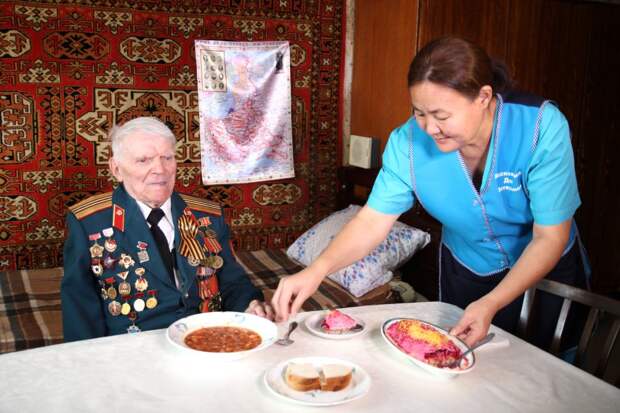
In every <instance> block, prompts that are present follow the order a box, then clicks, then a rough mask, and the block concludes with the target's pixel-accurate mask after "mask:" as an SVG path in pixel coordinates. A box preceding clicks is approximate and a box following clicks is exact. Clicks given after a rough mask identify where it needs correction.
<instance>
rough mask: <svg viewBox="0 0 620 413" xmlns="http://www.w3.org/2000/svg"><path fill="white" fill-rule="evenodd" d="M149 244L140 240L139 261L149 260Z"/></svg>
mask: <svg viewBox="0 0 620 413" xmlns="http://www.w3.org/2000/svg"><path fill="white" fill-rule="evenodd" d="M148 246H149V244H147V243H146V242H144V241H138V261H140V262H147V261H148V260H149V259H150V258H149V253H148V252H147V251H146V248H147V247H148Z"/></svg>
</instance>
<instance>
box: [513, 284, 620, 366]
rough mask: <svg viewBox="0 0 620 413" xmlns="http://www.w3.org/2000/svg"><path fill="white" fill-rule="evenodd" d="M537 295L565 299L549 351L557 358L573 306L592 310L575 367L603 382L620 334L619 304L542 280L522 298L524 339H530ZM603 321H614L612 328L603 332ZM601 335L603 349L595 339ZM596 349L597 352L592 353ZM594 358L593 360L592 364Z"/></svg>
mask: <svg viewBox="0 0 620 413" xmlns="http://www.w3.org/2000/svg"><path fill="white" fill-rule="evenodd" d="M536 291H545V292H547V293H549V294H553V295H556V296H560V297H562V298H564V301H563V303H562V308H561V310H560V314H559V316H558V321H557V323H556V326H555V331H554V334H553V340H552V342H551V347H550V349H549V351H550V352H551V353H552V354H554V355H556V356H557V355H559V353H560V342H561V340H562V334H563V333H564V328H565V326H566V321H567V318H568V313H569V310H570V308H571V304H572V302H576V303H581V304H583V305H585V306H587V307H589V313H588V318H587V321H586V324H585V326H584V329H583V331H582V333H581V338H580V340H579V345H578V347H577V354H576V358H575V363H574V364H575V365H576V366H577V367H579V368H581V369H583V370H586V371H589V372H590V373H592V374H594V375H595V376H597V377H599V378H604V376H605V373H606V372H607V370H608V367H611V366H608V363H609V359H610V356H611V354H612V350H613V349H614V345H615V343H616V341H617V339H618V333H619V331H620V301H617V300H614V299H611V298H608V297H605V296H602V295H599V294H595V293H592V292H589V291H586V290H583V289H581V288H577V287H573V286H570V285H566V284H562V283H559V282H556V281H551V280H546V279H543V280H541V281H539V282H538V284H536V285H535V286H534V287H532V288H530V289H529V290H527V291H526V293H525V296H524V298H523V307H522V308H521V316H520V319H519V333H520V334H521V336H522V337H525V338H527V327H528V325H529V320H530V315H531V312H532V307H533V303H534V296H535V293H536ZM603 318H605V320H607V319H611V320H612V322H611V327H607V326H605V328H600V327H601V324H602V323H601V320H603ZM601 334H604V335H603V337H602V338H603V346H602V349H600V348H599V347H600V345H594V344H600V341H599V340H593V339H592V338H593V336H594V335H597V337H598V335H601ZM595 341H597V343H594V342H595ZM593 345H594V347H596V348H594V349H593ZM593 355H594V356H593ZM586 356H587V357H586ZM592 357H594V359H593V360H592ZM586 361H588V363H586ZM592 361H594V363H593V364H594V369H593V371H592V369H591V368H588V367H591V365H592Z"/></svg>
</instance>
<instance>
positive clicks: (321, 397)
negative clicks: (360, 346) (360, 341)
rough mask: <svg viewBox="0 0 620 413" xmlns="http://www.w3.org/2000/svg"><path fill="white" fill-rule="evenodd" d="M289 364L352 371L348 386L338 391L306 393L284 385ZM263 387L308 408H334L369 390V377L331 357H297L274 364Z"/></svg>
mask: <svg viewBox="0 0 620 413" xmlns="http://www.w3.org/2000/svg"><path fill="white" fill-rule="evenodd" d="M289 363H309V364H312V365H313V366H315V367H321V366H323V365H325V364H342V365H344V366H349V367H351V368H352V369H353V374H352V379H351V383H350V384H349V386H348V387H347V388H345V389H342V390H340V391H321V390H312V391H307V392H302V391H297V390H293V389H292V388H290V387H289V386H288V385H287V384H286V380H285V378H284V377H285V374H286V367H287V366H288V364H289ZM264 379H265V385H266V386H267V389H269V391H271V392H272V393H273V394H274V395H276V396H277V397H280V398H282V399H285V400H288V401H291V402H294V403H298V404H305V405H308V406H334V405H336V404H342V403H346V402H350V401H352V400H355V399H359V398H360V397H362V396H363V395H365V394H366V393H368V390H370V384H371V380H370V376H369V375H368V373H366V371H365V370H364V369H362V368H361V367H360V366H358V365H357V364H355V363H351V362H349V361H345V360H340V359H336V358H331V357H297V358H292V359H289V360H286V361H282V362H280V363H278V364H276V365H275V366H274V367H272V368H270V369H269V370H267V372H266V373H265V376H264Z"/></svg>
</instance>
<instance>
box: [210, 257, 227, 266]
mask: <svg viewBox="0 0 620 413" xmlns="http://www.w3.org/2000/svg"><path fill="white" fill-rule="evenodd" d="M223 265H224V259H223V258H222V257H220V256H219V255H214V256H213V257H212V261H211V268H214V269H216V270H219V269H220V268H222V266H223Z"/></svg>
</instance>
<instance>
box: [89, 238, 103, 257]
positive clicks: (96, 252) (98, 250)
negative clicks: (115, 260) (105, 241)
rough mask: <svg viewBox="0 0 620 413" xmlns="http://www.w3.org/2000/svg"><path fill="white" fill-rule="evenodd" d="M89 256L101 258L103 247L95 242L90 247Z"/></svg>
mask: <svg viewBox="0 0 620 413" xmlns="http://www.w3.org/2000/svg"><path fill="white" fill-rule="evenodd" d="M89 250H90V256H91V258H101V257H103V250H104V248H103V247H102V246H101V245H99V244H97V242H95V243H94V244H93V245H92V246H91V247H90V248H89Z"/></svg>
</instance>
